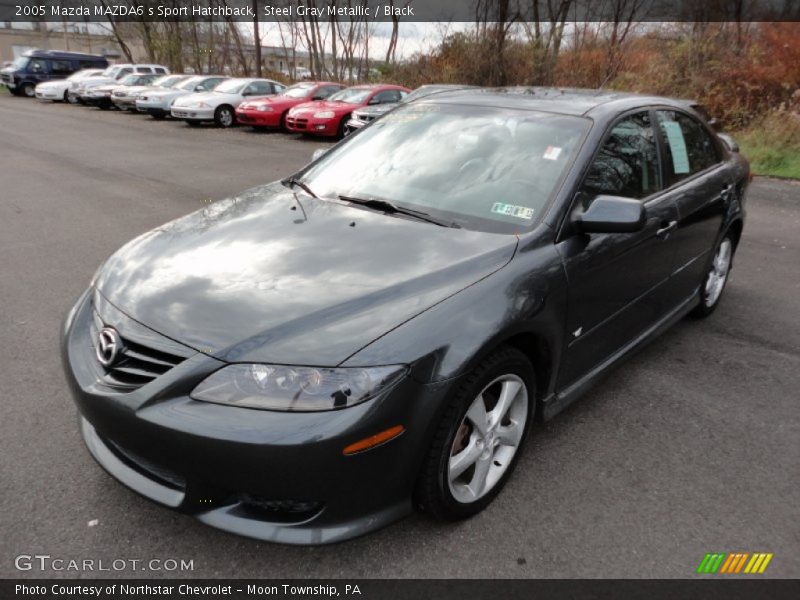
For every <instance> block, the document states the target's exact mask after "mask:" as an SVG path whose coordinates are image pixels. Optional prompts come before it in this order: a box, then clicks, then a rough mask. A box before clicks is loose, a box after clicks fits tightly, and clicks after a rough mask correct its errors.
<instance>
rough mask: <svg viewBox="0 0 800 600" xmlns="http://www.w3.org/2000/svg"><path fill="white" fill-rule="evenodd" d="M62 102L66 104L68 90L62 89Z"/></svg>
mask: <svg viewBox="0 0 800 600" xmlns="http://www.w3.org/2000/svg"><path fill="white" fill-rule="evenodd" d="M62 102H63V103H64V104H67V103H68V102H69V91H67V90H64V97H63V98H62Z"/></svg>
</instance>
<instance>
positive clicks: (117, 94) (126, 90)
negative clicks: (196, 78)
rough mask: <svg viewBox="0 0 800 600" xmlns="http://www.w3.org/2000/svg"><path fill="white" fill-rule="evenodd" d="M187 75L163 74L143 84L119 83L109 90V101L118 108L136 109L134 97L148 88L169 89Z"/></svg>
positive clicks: (184, 79) (183, 79)
mask: <svg viewBox="0 0 800 600" xmlns="http://www.w3.org/2000/svg"><path fill="white" fill-rule="evenodd" d="M188 78H189V75H164V76H162V77H159V78H158V79H154V80H153V81H152V82H151V83H150V84H145V85H120V86H118V87H116V88H114V89H113V90H112V92H111V101H112V102H113V103H114V106H116V107H117V108H119V109H120V110H133V111H135V110H136V98H138V97H139V95H140V94H142V93H143V92H147V91H150V90H163V89H171V88H173V87H175V86H176V85H178V84H179V83H181V82H183V81H186V80H187V79H188Z"/></svg>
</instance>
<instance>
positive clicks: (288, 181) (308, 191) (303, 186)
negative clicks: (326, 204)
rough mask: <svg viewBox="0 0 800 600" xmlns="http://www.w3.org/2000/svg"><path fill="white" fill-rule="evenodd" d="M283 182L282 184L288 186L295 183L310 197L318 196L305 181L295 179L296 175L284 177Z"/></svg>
mask: <svg viewBox="0 0 800 600" xmlns="http://www.w3.org/2000/svg"><path fill="white" fill-rule="evenodd" d="M283 183H284V185H289V186H292V185H296V186H297V187H299V188H300V189H301V190H303V191H304V192H305V193H306V194H308V195H309V196H311V197H312V198H317V199H319V196H317V195H316V194H315V193H314V191H313V190H312V189H311V188H310V187H308V186H307V185H306V184H305V183H303V182H302V181H300V180H299V179H297V177H289V179H284V181H283Z"/></svg>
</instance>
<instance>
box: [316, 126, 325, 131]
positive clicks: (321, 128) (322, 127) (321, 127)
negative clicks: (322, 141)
mask: <svg viewBox="0 0 800 600" xmlns="http://www.w3.org/2000/svg"><path fill="white" fill-rule="evenodd" d="M314 129H316V130H317V131H322V130H323V129H325V125H314Z"/></svg>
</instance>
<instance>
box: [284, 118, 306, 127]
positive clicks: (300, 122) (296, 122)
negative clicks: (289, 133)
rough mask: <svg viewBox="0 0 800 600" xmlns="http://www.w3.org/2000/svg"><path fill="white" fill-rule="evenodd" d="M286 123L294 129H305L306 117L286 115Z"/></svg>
mask: <svg viewBox="0 0 800 600" xmlns="http://www.w3.org/2000/svg"><path fill="white" fill-rule="evenodd" d="M286 123H287V124H288V125H289V127H294V128H296V129H307V128H308V119H298V118H296V117H287V118H286Z"/></svg>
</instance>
